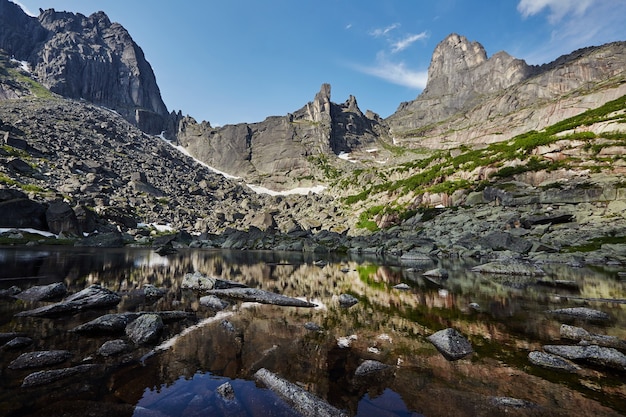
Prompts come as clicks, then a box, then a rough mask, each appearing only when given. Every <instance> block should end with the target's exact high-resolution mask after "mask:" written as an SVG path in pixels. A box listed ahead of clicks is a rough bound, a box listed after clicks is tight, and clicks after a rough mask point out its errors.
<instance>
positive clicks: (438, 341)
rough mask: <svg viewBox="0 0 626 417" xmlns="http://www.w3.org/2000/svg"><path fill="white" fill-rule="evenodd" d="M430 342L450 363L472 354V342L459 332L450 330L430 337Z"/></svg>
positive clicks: (441, 331)
mask: <svg viewBox="0 0 626 417" xmlns="http://www.w3.org/2000/svg"><path fill="white" fill-rule="evenodd" d="M428 341H430V343H432V344H433V345H435V347H436V348H437V350H438V351H439V352H440V353H441V354H442V355H443V356H445V358H446V359H448V360H450V361H455V360H458V359H461V358H463V357H465V356H467V355H469V354H471V353H472V352H474V350H473V349H472V345H471V344H470V342H469V341H468V340H467V339H466V338H465V337H464V336H463V335H462V334H461V333H459V332H458V331H457V330H455V329H452V328H448V329H444V330H440V331H438V332H437V333H435V334H432V335H430V336H428Z"/></svg>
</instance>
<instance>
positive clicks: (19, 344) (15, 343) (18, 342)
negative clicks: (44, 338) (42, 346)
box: [2, 336, 33, 349]
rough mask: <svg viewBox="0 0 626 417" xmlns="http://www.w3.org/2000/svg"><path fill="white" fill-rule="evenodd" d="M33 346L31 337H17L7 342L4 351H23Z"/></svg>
mask: <svg viewBox="0 0 626 417" xmlns="http://www.w3.org/2000/svg"><path fill="white" fill-rule="evenodd" d="M32 344H33V339H31V338H30V337H22V336H20V337H15V338H13V339H11V340H9V341H8V342H6V343H5V344H4V345H3V346H2V347H3V348H4V349H22V348H24V347H26V346H30V345H32Z"/></svg>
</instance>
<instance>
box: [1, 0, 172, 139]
mask: <svg viewBox="0 0 626 417" xmlns="http://www.w3.org/2000/svg"><path fill="white" fill-rule="evenodd" d="M0 48H2V49H4V50H5V51H6V53H7V54H8V55H9V56H15V58H17V59H19V60H24V61H28V63H29V64H30V67H31V68H32V75H33V76H34V77H35V78H36V79H37V80H38V81H39V82H40V83H41V84H43V85H44V86H45V87H47V88H49V89H50V90H51V91H52V92H54V93H57V94H60V95H62V96H64V97H69V98H74V99H84V100H87V101H89V102H92V103H95V104H98V105H101V106H104V107H108V108H111V109H114V110H116V111H117V112H118V113H120V114H121V115H122V116H124V118H125V119H126V120H128V121H130V122H131V123H133V124H134V125H136V126H138V127H139V128H140V129H142V130H143V131H144V132H147V133H155V134H156V133H161V132H162V131H163V130H166V129H167V128H168V127H169V126H171V124H172V123H170V119H169V118H170V114H169V113H168V111H167V108H166V106H165V104H164V103H163V100H162V98H161V93H160V91H159V87H158V85H157V83H156V77H155V76H154V72H153V71H152V68H151V66H150V64H149V63H148V61H147V60H146V58H145V56H144V54H143V51H142V50H141V48H140V47H139V46H138V45H137V44H136V43H135V42H134V41H133V39H132V38H131V36H130V34H129V33H128V32H127V31H126V29H124V27H122V26H121V25H120V24H118V23H111V21H110V19H109V17H108V16H107V15H106V14H105V13H104V12H97V13H94V14H92V15H90V16H84V15H82V14H80V13H70V12H63V11H62V12H59V11H56V10H54V9H48V10H44V11H41V14H40V15H39V17H38V18H32V17H29V16H27V15H26V14H25V13H24V12H23V11H22V10H21V9H20V8H19V6H17V5H15V4H13V3H11V2H9V1H8V0H0Z"/></svg>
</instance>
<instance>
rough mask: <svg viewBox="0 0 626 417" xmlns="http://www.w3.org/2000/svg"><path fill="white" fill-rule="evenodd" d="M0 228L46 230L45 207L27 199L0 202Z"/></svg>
mask: <svg viewBox="0 0 626 417" xmlns="http://www.w3.org/2000/svg"><path fill="white" fill-rule="evenodd" d="M0 227H9V228H32V229H37V230H48V222H47V221H46V206H45V205H44V204H42V203H37V202H36V201H32V200H29V199H28V198H18V199H13V200H7V201H1V202H0Z"/></svg>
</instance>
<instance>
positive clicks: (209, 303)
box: [200, 295, 228, 311]
mask: <svg viewBox="0 0 626 417" xmlns="http://www.w3.org/2000/svg"><path fill="white" fill-rule="evenodd" d="M200 305H202V306H204V307H208V308H210V309H211V310H214V311H222V310H224V309H225V308H226V307H228V303H227V302H226V301H224V300H222V299H221V298H219V297H217V296H215V295H206V296H204V297H200Z"/></svg>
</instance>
